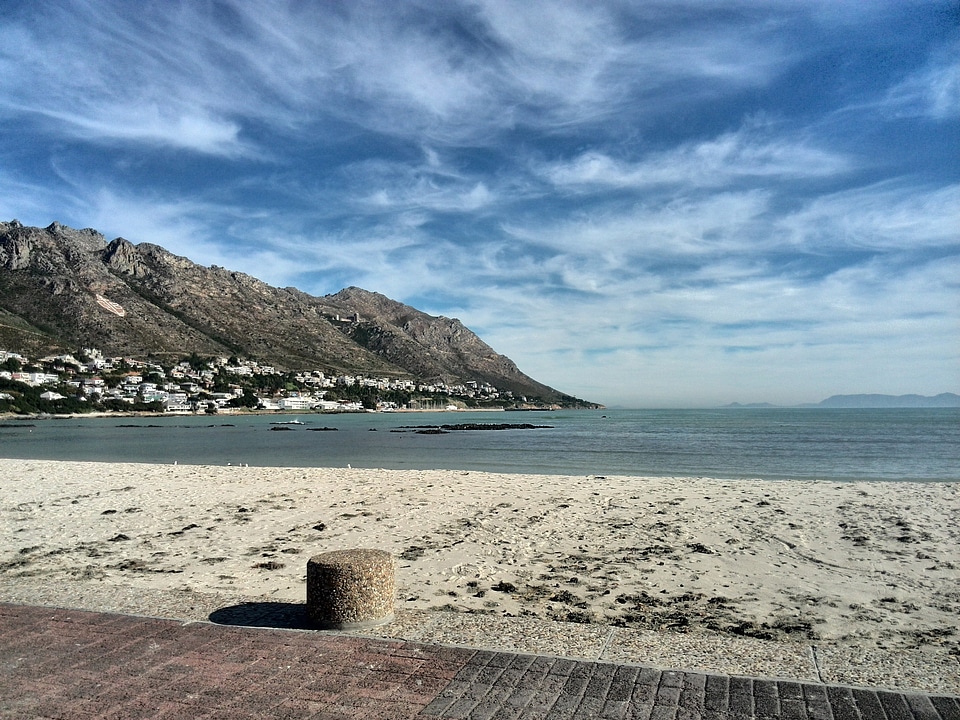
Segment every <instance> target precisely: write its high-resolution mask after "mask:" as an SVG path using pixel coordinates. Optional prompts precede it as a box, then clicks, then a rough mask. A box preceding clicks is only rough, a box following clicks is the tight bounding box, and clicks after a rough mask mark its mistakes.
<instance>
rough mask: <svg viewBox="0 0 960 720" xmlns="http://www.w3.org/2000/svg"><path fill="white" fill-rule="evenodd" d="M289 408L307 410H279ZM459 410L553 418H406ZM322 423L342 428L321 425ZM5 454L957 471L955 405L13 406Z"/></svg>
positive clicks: (754, 474) (502, 468)
mask: <svg viewBox="0 0 960 720" xmlns="http://www.w3.org/2000/svg"><path fill="white" fill-rule="evenodd" d="M292 419H297V420H298V421H299V422H302V423H303V424H297V425H277V424H275V423H277V422H281V421H289V420H292ZM458 423H477V424H482V425H489V424H497V423H504V424H519V423H529V424H533V425H538V426H548V427H539V428H536V429H507V430H467V431H450V432H447V433H443V434H420V433H418V432H416V430H415V429H413V428H412V427H410V426H437V425H443V424H458ZM324 427H326V428H335V430H326V431H323V430H321V428H324ZM278 428H284V430H282V431H278V430H277V429H278ZM0 457H5V458H23V459H45V460H89V461H101V462H145V463H174V462H177V463H181V464H191V465H201V464H212V465H226V464H234V465H254V466H273V467H346V466H347V465H351V466H353V467H369V468H377V467H380V468H390V469H450V470H465V471H469V470H483V471H489V472H507V473H531V474H550V475H558V474H559V475H594V476H601V475H636V476H705V477H715V478H729V479H746V478H760V479H767V480H788V479H819V480H834V481H854V480H869V481H882V480H908V481H944V480H946V481H958V480H960V409H957V408H936V409H903V408H897V409H821V408H796V409H788V408H762V409H760V408H756V409H754V408H749V409H716V410H603V411H559V412H547V411H544V412H504V413H490V412H455V413H454V412H448V413H380V414H373V413H359V414H342V415H318V414H310V413H306V414H302V415H299V416H291V415H285V416H276V415H270V416H265V415H252V416H251V415H245V416H240V415H236V416H234V415H216V416H164V417H109V418H76V419H74V418H70V419H42V420H32V419H31V420H27V419H17V418H11V419H7V420H3V421H0Z"/></svg>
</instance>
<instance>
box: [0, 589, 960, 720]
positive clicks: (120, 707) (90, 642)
mask: <svg viewBox="0 0 960 720" xmlns="http://www.w3.org/2000/svg"><path fill="white" fill-rule="evenodd" d="M0 717H2V718H70V719H74V718H76V719H80V720H83V719H87V718H98V719H99V718H104V719H107V720H109V719H111V718H116V719H117V720H135V719H136V718H184V719H186V718H190V719H191V720H193V719H194V718H211V719H213V718H223V719H224V720H226V719H227V718H229V719H230V720H247V719H250V718H310V719H311V720H346V719H348V718H371V719H382V720H394V719H396V720H400V719H402V718H434V719H451V720H452V719H454V718H460V719H463V720H482V719H487V718H490V719H501V718H502V719H508V718H517V719H523V720H533V719H542V720H562V719H564V718H608V719H611V720H613V719H619V718H624V719H625V718H643V719H645V720H647V719H649V720H695V719H697V718H702V719H704V720H712V719H717V720H719V719H721V718H736V719H738V720H739V719H744V720H746V719H748V718H785V719H788V720H807V719H809V720H960V698H957V697H955V696H948V695H930V694H922V693H900V692H888V691H884V690H877V689H869V688H850V687H843V686H834V685H822V684H814V683H801V682H791V681H782V680H762V679H756V678H744V677H730V676H725V675H714V674H703V673H695V672H680V671H667V670H657V669H654V668H648V667H637V666H633V665H618V664H614V663H606V662H589V661H581V660H571V659H564V658H555V657H547V656H538V655H524V654H516V653H506V652H491V651H486V650H475V649H470V648H461V647H446V646H441V645H426V644H420V643H413V642H405V641H396V640H382V639H371V638H362V637H356V636H348V635H338V634H332V633H318V632H304V631H290V630H281V629H265V628H249V627H233V626H225V625H215V624H212V623H183V622H179V621H175V620H158V619H152V618H143V617H135V616H129V615H117V614H110V613H97V612H85V611H77V610H59V609H52V608H42V607H34V606H26V605H12V604H0Z"/></svg>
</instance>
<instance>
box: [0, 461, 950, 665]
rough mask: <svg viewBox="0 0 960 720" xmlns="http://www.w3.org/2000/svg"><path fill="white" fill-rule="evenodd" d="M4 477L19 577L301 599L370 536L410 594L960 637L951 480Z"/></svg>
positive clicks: (817, 632)
mask: <svg viewBox="0 0 960 720" xmlns="http://www.w3.org/2000/svg"><path fill="white" fill-rule="evenodd" d="M0 478H2V503H0V518H2V519H0V528H2V533H0V585H2V586H3V587H4V588H7V589H8V590H9V589H10V588H15V587H17V585H18V584H22V585H23V586H24V587H33V588H37V587H46V588H50V589H51V591H52V589H53V588H56V589H57V592H59V593H61V595H67V596H68V595H69V588H70V586H71V583H77V584H79V583H83V584H85V585H87V586H89V584H90V583H91V582H95V583H99V584H101V586H102V587H103V588H104V590H107V589H108V588H111V587H114V588H121V587H122V588H126V589H128V590H132V591H134V592H135V591H137V590H138V589H141V590H142V591H144V592H145V593H146V592H148V591H154V590H169V591H193V592H198V593H214V594H217V595H219V596H222V597H225V598H233V599H236V600H237V601H242V600H244V599H249V598H261V599H268V600H271V601H278V602H302V601H303V599H304V587H305V580H304V578H305V571H306V562H307V559H308V558H309V557H310V556H312V555H314V554H317V553H321V552H325V551H327V550H335V549H342V548H354V547H372V548H382V549H385V550H388V551H390V552H392V553H394V554H395V555H396V557H397V558H398V570H397V584H398V597H397V606H398V608H399V609H410V610H449V611H454V612H459V613H484V614H493V615H501V616H504V615H507V616H510V615H512V616H527V617H530V618H539V619H543V620H559V621H573V622H582V623H592V624H597V625H608V626H618V627H627V628H641V629H652V630H661V631H669V632H677V633H687V634H698V633H699V634H710V633H712V634H719V635H726V636H741V637H748V638H761V639H773V640H782V641H792V640H802V641H804V642H810V641H817V642H819V643H823V644H843V643H846V642H856V643H858V644H859V645H863V644H864V643H867V644H872V645H875V646H876V647H881V648H905V649H906V648H924V647H931V646H936V647H939V648H944V647H946V648H949V649H950V651H951V652H952V653H958V652H960V651H958V648H960V633H958V630H957V618H958V617H960V525H958V524H957V522H956V519H957V518H958V517H960V485H958V484H957V483H849V484H840V483H834V482H801V481H787V482H766V481H759V480H749V481H729V480H718V479H709V478H682V477H677V478H640V477H566V476H540V475H500V474H492V473H482V472H462V471H446V470H444V471H440V470H437V471H416V470H403V471H396V470H366V469H334V468H307V469H301V468H258V467H241V466H227V467H210V466H189V465H162V466H161V465H145V464H143V465H142V464H120V463H116V464H107V463H77V462H52V461H32V460H0ZM11 592H12V591H11ZM7 594H8V595H9V594H10V592H7ZM22 595H23V593H20V594H19V595H17V597H16V598H15V599H16V600H18V601H24V599H25V598H24V597H23V596H22ZM0 599H6V598H3V597H0ZM26 599H27V600H29V598H26Z"/></svg>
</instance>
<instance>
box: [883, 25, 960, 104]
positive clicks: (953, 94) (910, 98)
mask: <svg viewBox="0 0 960 720" xmlns="http://www.w3.org/2000/svg"><path fill="white" fill-rule="evenodd" d="M958 55H960V43H954V44H953V46H952V47H950V48H949V49H948V50H947V51H945V52H939V53H937V55H936V56H935V57H934V58H933V59H931V61H930V62H929V63H928V64H927V66H926V67H924V68H922V69H921V70H918V71H916V72H914V73H911V74H910V75H909V76H908V77H906V78H905V79H904V80H902V81H901V82H899V83H897V84H896V85H894V86H893V87H892V88H890V89H889V90H888V91H887V93H886V95H885V97H884V98H883V100H882V101H881V106H882V108H883V109H884V110H885V111H886V112H887V113H888V114H889V115H892V116H894V117H917V116H926V117H930V118H933V119H934V120H948V119H953V120H956V119H957V118H960V60H958V59H957V57H958Z"/></svg>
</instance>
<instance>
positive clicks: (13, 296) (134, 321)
mask: <svg viewBox="0 0 960 720" xmlns="http://www.w3.org/2000/svg"><path fill="white" fill-rule="evenodd" d="M82 347H95V348H98V349H100V350H102V351H103V352H104V353H106V354H108V355H118V356H125V357H131V358H136V359H152V360H153V361H155V362H161V363H162V362H169V361H176V362H178V361H180V360H181V359H182V358H184V357H185V356H189V355H190V354H191V353H196V354H198V355H200V356H224V357H230V356H237V357H241V358H250V359H256V360H258V361H259V362H261V363H268V364H272V365H274V366H275V367H277V368H280V369H283V370H291V371H293V370H322V371H324V372H328V373H329V374H331V375H342V374H355V375H367V376H388V377H410V378H413V379H417V380H422V381H427V382H432V381H441V382H444V383H447V384H448V385H450V384H459V383H466V382H471V381H474V382H478V383H489V384H490V385H493V386H494V387H496V388H498V389H500V390H502V391H505V390H509V391H511V392H513V393H514V395H518V396H525V397H527V398H529V399H530V400H531V401H534V399H535V400H536V401H539V402H542V403H545V404H555V405H560V406H565V407H569V406H587V407H593V406H594V405H593V404H592V403H587V402H584V401H580V400H578V399H577V398H574V397H572V396H570V395H566V394H564V393H562V392H560V391H559V390H555V389H554V388H552V387H549V386H547V385H545V384H543V383H541V382H538V381H536V380H534V379H533V378H531V377H529V376H527V375H525V374H524V373H522V372H521V371H520V370H519V368H517V366H516V364H515V363H514V362H513V361H512V360H510V359H509V358H508V357H506V356H504V355H500V354H498V353H496V352H495V351H494V350H493V349H492V348H491V347H490V346H489V345H487V344H486V343H484V342H483V341H482V340H481V339H480V338H479V337H477V336H476V335H475V334H474V333H473V332H471V331H470V330H469V329H468V328H466V327H464V325H463V324H461V323H460V321H459V320H456V319H451V318H446V317H434V316H431V315H427V314H426V313H423V312H421V311H419V310H417V309H415V308H413V307H410V306H408V305H404V304H402V303H399V302H397V301H395V300H391V299H390V298H388V297H386V296H384V295H381V294H379V293H375V292H369V291H367V290H363V289H360V288H356V287H351V288H346V289H344V290H341V291H340V292H338V293H336V294H333V295H326V296H323V297H314V296H312V295H308V294H307V293H304V292H301V291H300V290H297V289H295V288H289V287H288V288H276V287H272V286H270V285H267V284H266V283H264V282H261V281H260V280H257V279H256V278H254V277H251V276H249V275H245V274H243V273H240V272H233V271H230V270H227V269H225V268H221V267H217V266H211V267H203V266H201V265H197V264H196V263H193V262H191V261H190V260H188V259H187V258H184V257H180V256H177V255H174V254H172V253H170V252H168V251H167V250H165V249H163V248H162V247H160V246H158V245H152V244H149V243H140V244H139V245H134V244H132V243H130V242H129V241H127V240H125V239H123V238H116V239H115V240H113V241H111V242H109V243H108V242H107V241H106V238H105V237H104V236H103V235H101V234H100V233H99V232H97V231H96V230H92V229H85V230H75V229H73V228H69V227H66V226H64V225H61V224H59V223H53V224H51V225H50V226H49V227H46V228H36V227H25V226H23V225H21V224H20V223H19V222H17V221H16V220H14V221H12V222H0V348H3V349H7V350H12V351H17V352H23V353H25V354H28V355H29V356H33V357H39V356H42V355H49V354H56V353H57V352H66V351H76V350H78V349H80V348H82Z"/></svg>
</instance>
